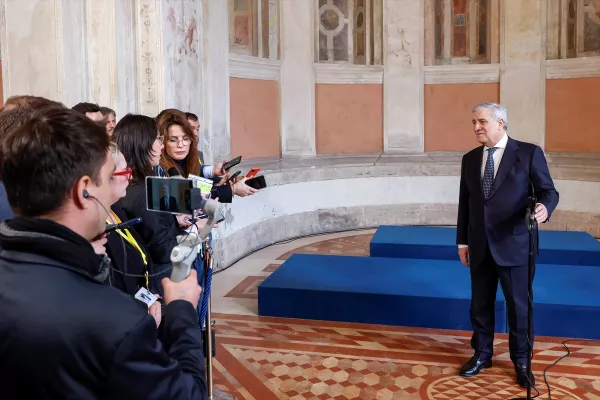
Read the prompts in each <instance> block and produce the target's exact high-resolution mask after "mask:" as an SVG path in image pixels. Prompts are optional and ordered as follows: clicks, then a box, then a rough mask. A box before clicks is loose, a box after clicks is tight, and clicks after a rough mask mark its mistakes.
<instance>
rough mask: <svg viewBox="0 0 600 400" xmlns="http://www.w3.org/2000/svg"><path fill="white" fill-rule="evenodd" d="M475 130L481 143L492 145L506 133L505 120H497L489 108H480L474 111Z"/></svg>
mask: <svg viewBox="0 0 600 400" xmlns="http://www.w3.org/2000/svg"><path fill="white" fill-rule="evenodd" d="M473 131H474V132H475V135H476V137H477V141H478V142H479V143H481V144H483V145H486V146H488V147H492V146H494V145H495V144H496V143H498V142H499V141H500V139H502V136H503V135H504V121H502V120H499V121H496V118H495V117H494V116H493V115H492V113H491V111H490V110H489V109H487V108H480V109H479V110H477V111H475V112H474V113H473Z"/></svg>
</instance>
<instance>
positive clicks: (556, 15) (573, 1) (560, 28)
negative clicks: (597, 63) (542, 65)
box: [546, 0, 600, 60]
mask: <svg viewBox="0 0 600 400" xmlns="http://www.w3.org/2000/svg"><path fill="white" fill-rule="evenodd" d="M547 19H548V20H547V41H548V44H547V54H546V58H547V59H548V60H556V59H566V58H580V57H595V56H600V0H549V1H548V13H547Z"/></svg>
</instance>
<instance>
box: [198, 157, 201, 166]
mask: <svg viewBox="0 0 600 400" xmlns="http://www.w3.org/2000/svg"><path fill="white" fill-rule="evenodd" d="M198 162H199V163H200V165H202V160H201V159H200V157H198Z"/></svg>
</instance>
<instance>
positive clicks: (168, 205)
mask: <svg viewBox="0 0 600 400" xmlns="http://www.w3.org/2000/svg"><path fill="white" fill-rule="evenodd" d="M162 192H163V196H162V197H161V198H160V200H159V202H160V204H159V208H160V210H161V211H169V212H180V211H181V210H180V209H179V205H178V204H177V199H176V198H175V197H173V196H171V193H170V191H169V187H168V186H163V190H162Z"/></svg>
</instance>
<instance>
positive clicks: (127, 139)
mask: <svg viewBox="0 0 600 400" xmlns="http://www.w3.org/2000/svg"><path fill="white" fill-rule="evenodd" d="M113 138H114V140H115V142H116V144H117V145H118V146H119V149H120V150H121V152H122V153H123V156H124V157H125V159H126V160H127V161H128V162H129V165H130V167H131V173H132V175H131V181H130V182H129V187H128V188H127V193H126V195H125V197H123V198H122V199H120V200H119V201H117V203H116V204H115V205H114V206H113V208H114V209H118V210H120V211H122V212H123V214H124V215H125V216H126V219H133V218H138V217H141V218H142V222H141V223H139V224H137V225H135V226H134V227H133V229H134V230H135V231H137V233H138V234H139V236H140V237H141V238H142V241H143V242H144V244H145V246H146V248H147V249H148V253H149V255H150V259H151V260H152V264H153V267H152V268H153V269H152V270H149V272H150V275H154V277H153V278H150V291H151V292H152V293H158V294H159V295H161V296H162V295H163V290H162V287H161V285H160V282H161V279H162V278H163V277H165V276H169V275H170V273H171V268H172V264H171V251H172V250H173V248H174V247H175V246H177V236H178V235H180V234H184V233H185V231H183V230H182V229H180V227H179V223H178V222H177V219H176V218H175V216H173V215H171V214H167V213H162V212H155V211H149V210H148V209H147V204H146V177H147V176H152V175H153V171H152V169H153V167H155V166H157V165H158V163H159V161H160V156H161V151H162V149H163V144H162V143H163V137H162V136H160V135H159V133H158V127H157V126H156V122H155V121H154V120H153V119H152V118H150V117H146V116H144V115H133V114H127V115H125V116H124V117H123V118H122V119H121V120H120V121H119V123H118V124H117V126H116V127H115V131H114V133H113ZM204 224H206V220H200V221H198V222H196V225H197V226H198V228H199V229H202V227H203V226H204Z"/></svg>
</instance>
